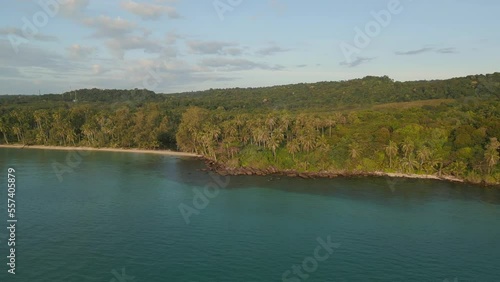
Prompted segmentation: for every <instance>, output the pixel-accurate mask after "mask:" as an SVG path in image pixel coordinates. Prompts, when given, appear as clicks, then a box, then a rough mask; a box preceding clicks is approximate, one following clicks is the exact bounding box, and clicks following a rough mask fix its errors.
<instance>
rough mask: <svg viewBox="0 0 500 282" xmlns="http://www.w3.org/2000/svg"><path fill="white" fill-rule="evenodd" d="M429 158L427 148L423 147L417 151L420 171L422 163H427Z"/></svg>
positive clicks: (429, 152) (429, 154) (429, 151)
mask: <svg viewBox="0 0 500 282" xmlns="http://www.w3.org/2000/svg"><path fill="white" fill-rule="evenodd" d="M430 157H431V150H430V149H429V147H427V146H424V147H422V148H420V149H419V150H418V151H417V158H418V160H419V161H420V162H419V170H420V171H421V170H422V167H423V166H424V163H425V162H427V161H428V160H429V158H430Z"/></svg>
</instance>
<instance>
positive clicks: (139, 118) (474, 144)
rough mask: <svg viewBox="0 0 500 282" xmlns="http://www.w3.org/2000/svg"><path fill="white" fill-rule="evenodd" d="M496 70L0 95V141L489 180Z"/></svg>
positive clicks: (498, 114)
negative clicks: (404, 78)
mask: <svg viewBox="0 0 500 282" xmlns="http://www.w3.org/2000/svg"><path fill="white" fill-rule="evenodd" d="M499 139H500V73H494V74H488V75H471V76H467V77H461V78H453V79H448V80H432V81H411V82H397V81H394V80H392V79H390V78H388V77H386V76H384V77H373V76H369V77H365V78H362V79H355V80H349V81H339V82H318V83H308V84H306V83H301V84H294V85H282V86H274V87H261V88H231V89H210V90H206V91H198V92H189V93H174V94H161V93H155V92H153V91H149V90H145V89H132V90H116V89H107V90H103V89H96V88H94V89H81V90H76V91H70V92H66V93H62V94H46V95H3V96H0V144H24V145H54V146H90V147H101V148H102V147H112V148H143V149H170V150H180V151H184V152H194V153H198V154H200V155H203V156H204V157H206V158H207V159H210V160H212V161H214V162H217V163H221V164H223V165H224V166H226V167H230V168H239V167H243V168H245V167H246V168H256V169H265V168H269V167H272V168H273V169H275V170H278V171H284V170H295V171H299V172H338V171H343V172H353V173H362V172H399V173H406V174H426V175H439V176H443V175H449V176H453V177H456V178H459V179H463V180H465V181H468V182H472V183H482V184H496V185H498V184H499V183H500V168H499V164H498V163H499V149H500V142H499Z"/></svg>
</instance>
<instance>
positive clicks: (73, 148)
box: [0, 144, 202, 158]
mask: <svg viewBox="0 0 500 282" xmlns="http://www.w3.org/2000/svg"><path fill="white" fill-rule="evenodd" d="M0 148H8V149H40V150H56V151H96V152H115V153H139V154H155V155H164V156H174V157H190V158H199V157H202V156H200V155H197V154H193V153H185V152H176V151H169V150H146V149H123V148H94V147H76V146H68V147H66V146H43V145H17V144H16V145H14V144H12V145H6V144H2V145H0Z"/></svg>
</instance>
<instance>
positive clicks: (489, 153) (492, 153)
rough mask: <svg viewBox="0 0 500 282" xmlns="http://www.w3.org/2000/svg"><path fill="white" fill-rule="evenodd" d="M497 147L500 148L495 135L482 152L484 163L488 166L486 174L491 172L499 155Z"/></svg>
mask: <svg viewBox="0 0 500 282" xmlns="http://www.w3.org/2000/svg"><path fill="white" fill-rule="evenodd" d="M498 148H500V142H498V139H497V138H496V137H493V138H491V139H490V143H489V144H488V146H486V151H485V152H484V159H485V161H486V165H487V166H488V174H491V171H492V169H493V167H495V165H496V164H497V163H498V161H499V159H500V156H499V155H498Z"/></svg>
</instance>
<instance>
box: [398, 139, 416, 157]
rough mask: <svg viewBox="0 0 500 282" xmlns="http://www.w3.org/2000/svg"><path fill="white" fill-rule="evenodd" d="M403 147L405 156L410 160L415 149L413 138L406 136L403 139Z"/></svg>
mask: <svg viewBox="0 0 500 282" xmlns="http://www.w3.org/2000/svg"><path fill="white" fill-rule="evenodd" d="M401 148H402V149H403V153H404V155H405V158H407V159H408V160H410V158H411V155H412V154H413V150H414V149H415V143H413V140H411V139H410V138H406V139H405V140H404V141H403V144H402V146H401Z"/></svg>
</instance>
